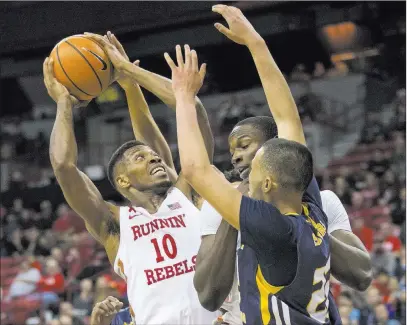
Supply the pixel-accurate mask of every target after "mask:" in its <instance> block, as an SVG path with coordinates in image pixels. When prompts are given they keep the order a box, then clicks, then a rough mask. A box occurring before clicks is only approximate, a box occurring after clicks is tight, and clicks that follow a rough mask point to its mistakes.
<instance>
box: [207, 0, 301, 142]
mask: <svg viewBox="0 0 407 325" xmlns="http://www.w3.org/2000/svg"><path fill="white" fill-rule="evenodd" d="M212 10H213V11H214V12H216V13H219V14H221V15H222V16H223V18H225V20H226V22H227V23H228V25H229V28H226V27H225V26H223V25H222V24H219V23H216V24H215V27H216V28H217V29H218V30H219V31H220V32H221V33H222V34H224V35H225V36H226V37H228V38H229V39H231V40H232V41H234V42H235V43H238V44H241V45H246V46H247V47H248V49H249V51H250V53H251V55H252V57H253V60H254V63H255V64H256V68H257V72H258V73H259V76H260V80H261V83H262V85H263V89H264V92H265V94H266V98H267V103H268V105H269V107H270V111H271V113H272V115H273V117H274V119H275V121H276V124H277V127H278V137H279V138H284V139H287V140H293V141H296V142H299V143H301V144H305V137H304V131H303V128H302V124H301V120H300V116H299V114H298V110H297V106H296V104H295V101H294V98H293V97H292V95H291V91H290V88H289V86H288V84H287V82H286V80H285V78H284V76H283V74H282V73H281V71H280V69H279V68H278V66H277V64H276V62H275V61H274V59H273V57H272V55H271V53H270V51H269V49H268V47H267V44H266V42H265V41H264V39H263V38H262V37H261V36H260V35H259V34H258V33H257V32H256V30H255V29H254V28H253V26H252V25H251V24H250V22H249V21H248V20H247V19H246V17H245V16H244V15H243V13H242V12H241V11H240V9H238V8H235V7H232V6H226V5H215V6H213V7H212Z"/></svg>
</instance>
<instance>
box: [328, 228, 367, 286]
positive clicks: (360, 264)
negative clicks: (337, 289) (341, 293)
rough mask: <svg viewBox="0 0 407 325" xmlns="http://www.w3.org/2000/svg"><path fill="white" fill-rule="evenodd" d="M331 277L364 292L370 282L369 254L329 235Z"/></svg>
mask: <svg viewBox="0 0 407 325" xmlns="http://www.w3.org/2000/svg"><path fill="white" fill-rule="evenodd" d="M329 243H330V248H331V256H332V259H331V269H332V275H333V276H334V277H335V278H337V279H338V280H339V281H341V282H343V283H345V284H346V285H348V286H350V287H351V288H353V289H356V290H360V291H364V290H366V289H367V288H368V286H369V285H370V283H371V281H372V265H371V261H370V256H369V253H367V252H365V251H363V250H361V249H359V248H356V247H353V246H351V245H348V244H346V243H344V242H342V241H340V240H339V239H337V238H335V237H334V236H332V235H329Z"/></svg>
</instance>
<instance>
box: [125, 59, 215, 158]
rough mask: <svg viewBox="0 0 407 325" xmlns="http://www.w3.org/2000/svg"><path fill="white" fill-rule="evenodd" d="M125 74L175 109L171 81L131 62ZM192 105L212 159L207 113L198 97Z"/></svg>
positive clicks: (212, 146)
mask: <svg viewBox="0 0 407 325" xmlns="http://www.w3.org/2000/svg"><path fill="white" fill-rule="evenodd" d="M125 74H126V75H127V76H129V77H130V78H132V79H133V80H134V81H135V82H137V83H138V84H139V85H140V86H141V87H143V88H145V89H147V90H148V91H150V92H151V93H153V94H154V95H156V96H157V97H158V98H159V99H160V100H161V101H162V102H163V103H164V104H166V105H167V106H168V107H170V108H172V109H173V110H176V107H177V106H176V98H175V94H174V92H173V90H172V81H171V80H170V79H167V78H165V77H163V76H160V75H158V74H156V73H153V72H150V71H147V70H144V69H142V68H140V67H138V66H135V65H133V64H129V65H128V66H126V69H125ZM194 105H195V106H196V111H197V115H198V124H199V128H200V129H201V132H202V135H203V137H204V141H205V146H206V149H207V151H208V156H209V158H210V160H211V161H212V159H213V150H214V140H213V135H212V130H211V127H210V124H209V120H208V115H207V113H206V110H205V108H204V106H203V105H202V103H201V101H200V100H199V98H198V97H195V102H194Z"/></svg>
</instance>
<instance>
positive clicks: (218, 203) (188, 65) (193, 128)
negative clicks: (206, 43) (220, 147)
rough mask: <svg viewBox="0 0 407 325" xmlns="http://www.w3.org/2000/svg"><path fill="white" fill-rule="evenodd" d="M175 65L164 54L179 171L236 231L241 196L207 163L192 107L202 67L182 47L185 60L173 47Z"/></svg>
mask: <svg viewBox="0 0 407 325" xmlns="http://www.w3.org/2000/svg"><path fill="white" fill-rule="evenodd" d="M176 52H177V62H178V66H176V65H175V63H174V62H173V61H172V59H171V58H170V56H169V55H168V53H165V59H166V60H167V63H168V65H169V66H170V68H171V71H172V87H173V90H174V93H175V97H176V102H177V109H176V114H177V136H178V147H179V152H180V160H181V170H182V173H183V174H184V177H185V178H186V180H187V181H188V183H189V184H191V186H192V187H193V188H194V189H195V191H197V192H198V194H199V195H201V196H202V197H203V198H204V199H205V200H206V201H208V202H209V203H210V204H211V205H212V206H213V207H214V208H215V209H216V210H217V211H218V212H219V213H220V214H221V215H222V217H223V218H224V219H225V220H226V221H227V222H228V223H229V224H230V225H232V226H233V227H234V228H236V229H239V209H240V201H241V199H242V194H241V193H240V192H239V191H238V190H237V189H235V188H234V187H233V186H232V185H231V184H230V183H229V182H228V181H227V180H226V179H225V177H224V176H223V175H220V174H219V173H218V172H217V171H216V170H215V169H214V168H213V167H212V166H211V164H210V161H209V158H208V154H207V152H206V149H205V143H204V140H203V137H202V133H201V130H200V128H199V125H198V118H197V112H196V108H195V96H196V94H197V93H198V91H199V89H200V88H201V87H202V83H203V79H204V76H205V70H206V66H205V64H203V65H202V66H201V68H200V69H199V67H198V58H197V54H196V52H195V51H191V50H190V48H189V46H188V45H185V61H184V59H183V57H182V51H181V47H180V46H179V45H177V47H176Z"/></svg>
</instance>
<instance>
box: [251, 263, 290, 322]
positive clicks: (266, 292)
mask: <svg viewBox="0 0 407 325" xmlns="http://www.w3.org/2000/svg"><path fill="white" fill-rule="evenodd" d="M256 284H257V288H258V290H259V293H260V313H261V318H262V321H263V324H265V325H266V324H269V323H270V320H271V314H270V309H269V296H270V294H272V295H275V294H276V293H278V292H279V291H281V290H282V289H284V286H280V287H277V286H273V285H271V284H270V283H268V282H267V280H266V279H265V278H264V276H263V273H262V272H261V269H260V266H258V267H257V272H256Z"/></svg>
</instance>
